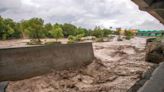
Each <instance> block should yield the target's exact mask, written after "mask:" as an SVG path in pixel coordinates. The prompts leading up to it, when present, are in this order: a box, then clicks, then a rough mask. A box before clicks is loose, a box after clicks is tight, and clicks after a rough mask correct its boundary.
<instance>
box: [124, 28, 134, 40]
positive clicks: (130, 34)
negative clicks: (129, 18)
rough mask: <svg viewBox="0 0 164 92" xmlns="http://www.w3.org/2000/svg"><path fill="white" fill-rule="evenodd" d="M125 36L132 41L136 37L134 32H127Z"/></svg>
mask: <svg viewBox="0 0 164 92" xmlns="http://www.w3.org/2000/svg"><path fill="white" fill-rule="evenodd" d="M124 35H125V36H126V39H127V40H129V39H131V38H132V37H133V36H134V34H133V32H132V31H130V30H125V33H124Z"/></svg>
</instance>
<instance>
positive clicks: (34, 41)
mask: <svg viewBox="0 0 164 92" xmlns="http://www.w3.org/2000/svg"><path fill="white" fill-rule="evenodd" d="M41 44H42V42H41V41H37V40H34V39H33V40H30V42H27V45H41Z"/></svg>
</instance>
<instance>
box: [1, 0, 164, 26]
mask: <svg viewBox="0 0 164 92" xmlns="http://www.w3.org/2000/svg"><path fill="white" fill-rule="evenodd" d="M0 15H1V16H3V17H5V18H12V19H14V20H15V21H20V20H22V19H29V18H32V17H39V18H43V19H44V20H45V22H46V23H48V22H51V23H56V22H58V23H72V24H75V25H77V26H82V27H86V28H93V27H95V26H96V25H97V26H101V27H106V28H109V27H111V26H112V27H114V28H115V27H123V28H137V29H164V26H163V25H162V24H160V23H159V21H158V20H157V19H155V18H154V17H152V16H151V15H149V14H148V13H146V12H143V11H140V10H139V9H138V7H137V5H135V4H134V3H133V2H131V1H130V0H0Z"/></svg>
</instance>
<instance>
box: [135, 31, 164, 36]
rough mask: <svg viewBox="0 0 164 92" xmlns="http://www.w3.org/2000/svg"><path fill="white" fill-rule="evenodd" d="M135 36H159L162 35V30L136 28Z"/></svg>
mask: <svg viewBox="0 0 164 92" xmlns="http://www.w3.org/2000/svg"><path fill="white" fill-rule="evenodd" d="M137 36H148V37H149V36H151V37H152V36H154V37H159V36H164V30H138V31H137Z"/></svg>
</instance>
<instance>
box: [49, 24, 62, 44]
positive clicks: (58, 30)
mask: <svg viewBox="0 0 164 92" xmlns="http://www.w3.org/2000/svg"><path fill="white" fill-rule="evenodd" d="M50 34H51V35H52V36H53V37H54V38H55V39H56V42H57V41H58V39H59V38H62V37H63V36H64V35H63V30H62V28H61V27H59V26H56V25H54V27H53V28H52V30H51V31H50Z"/></svg>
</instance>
